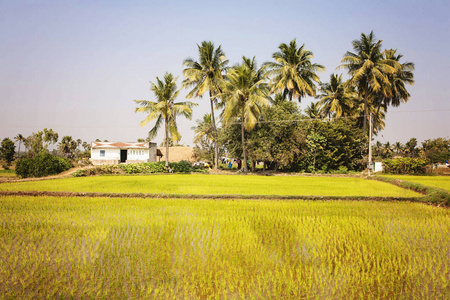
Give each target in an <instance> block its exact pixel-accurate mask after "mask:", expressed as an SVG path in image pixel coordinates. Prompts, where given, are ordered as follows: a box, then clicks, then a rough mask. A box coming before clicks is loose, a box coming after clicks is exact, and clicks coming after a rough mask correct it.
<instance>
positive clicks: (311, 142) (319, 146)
mask: <svg viewBox="0 0 450 300" xmlns="http://www.w3.org/2000/svg"><path fill="white" fill-rule="evenodd" d="M326 143H327V140H326V138H325V137H324V136H322V135H320V134H319V133H317V132H312V133H310V134H308V136H307V137H306V144H307V145H308V148H309V150H310V153H311V155H312V157H313V165H312V171H313V173H315V172H316V156H317V151H318V150H323V149H324V146H325V144H326Z"/></svg>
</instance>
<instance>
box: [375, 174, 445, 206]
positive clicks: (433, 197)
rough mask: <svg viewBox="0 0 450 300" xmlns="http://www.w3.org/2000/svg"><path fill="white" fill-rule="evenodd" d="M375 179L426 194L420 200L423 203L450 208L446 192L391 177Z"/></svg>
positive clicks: (376, 177) (377, 177)
mask: <svg viewBox="0 0 450 300" xmlns="http://www.w3.org/2000/svg"><path fill="white" fill-rule="evenodd" d="M374 179H376V180H379V181H384V182H388V183H392V184H395V185H397V186H399V187H402V188H406V189H410V190H413V191H416V192H418V193H421V194H424V195H425V196H424V197H421V198H419V199H420V201H421V202H425V203H430V204H434V205H437V206H446V207H449V206H450V193H449V192H448V191H446V190H443V189H440V188H436V187H431V186H426V185H423V184H420V183H416V182H411V181H405V180H399V179H395V178H391V177H383V176H375V177H374Z"/></svg>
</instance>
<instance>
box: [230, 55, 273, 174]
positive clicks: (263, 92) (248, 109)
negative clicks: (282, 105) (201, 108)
mask: <svg viewBox="0 0 450 300" xmlns="http://www.w3.org/2000/svg"><path fill="white" fill-rule="evenodd" d="M221 89H222V91H223V93H222V94H221V97H223V99H225V100H226V105H225V109H224V112H223V119H224V121H225V123H226V124H227V125H228V126H229V125H230V124H232V123H235V122H240V123H241V142H242V153H243V157H244V172H248V167H247V159H248V157H247V150H246V146H245V131H248V132H250V131H251V130H252V129H253V128H254V127H255V125H256V122H257V121H258V118H259V117H260V115H261V109H262V108H263V107H264V106H267V105H269V104H270V102H269V100H268V93H269V86H268V84H267V83H266V78H265V76H264V73H263V71H262V69H258V68H257V65H256V62H255V58H253V59H248V58H246V57H243V62H242V64H240V65H236V66H234V67H233V68H231V69H230V70H229V72H228V74H227V80H222V81H221Z"/></svg>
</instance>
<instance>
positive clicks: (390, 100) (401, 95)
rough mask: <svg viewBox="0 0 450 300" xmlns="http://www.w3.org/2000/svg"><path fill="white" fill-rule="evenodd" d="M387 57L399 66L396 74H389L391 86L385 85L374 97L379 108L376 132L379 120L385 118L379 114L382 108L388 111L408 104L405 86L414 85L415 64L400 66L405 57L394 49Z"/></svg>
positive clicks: (375, 119)
mask: <svg viewBox="0 0 450 300" xmlns="http://www.w3.org/2000/svg"><path fill="white" fill-rule="evenodd" d="M385 57H386V58H387V59H390V60H393V61H395V62H397V63H398V64H397V65H396V71H395V72H394V73H388V74H387V78H388V81H389V85H383V86H382V89H381V91H380V92H379V93H377V94H376V96H375V97H374V98H375V103H374V104H376V106H377V112H376V113H375V115H374V119H373V121H374V125H375V126H374V127H375V130H376V124H377V121H378V119H380V118H384V116H382V115H380V113H379V112H380V108H383V109H384V111H386V110H387V107H388V106H394V107H398V106H399V105H400V103H406V102H407V101H408V100H409V97H410V94H409V93H408V91H407V89H406V86H405V85H406V84H408V85H414V73H413V71H414V68H415V67H414V63H412V62H405V63H402V64H400V59H401V58H402V57H403V55H401V54H397V51H396V50H392V49H391V50H386V51H385Z"/></svg>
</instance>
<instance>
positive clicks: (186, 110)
mask: <svg viewBox="0 0 450 300" xmlns="http://www.w3.org/2000/svg"><path fill="white" fill-rule="evenodd" d="M176 80H177V78H175V77H173V75H172V74H170V73H166V74H165V75H164V79H163V80H160V79H159V78H158V77H156V83H153V82H150V83H151V91H153V93H154V94H155V97H156V100H157V101H156V102H155V101H149V100H134V102H136V103H137V104H139V105H140V107H138V108H136V110H135V112H143V113H147V114H148V115H147V117H146V118H145V119H144V120H142V121H141V127H143V126H145V125H146V124H147V123H148V122H150V121H152V120H155V119H156V123H155V125H154V126H153V128H152V129H151V130H150V132H149V137H150V138H152V137H155V136H156V134H157V133H158V129H159V128H160V127H161V125H162V124H163V122H164V143H165V146H166V164H165V166H166V170H168V169H169V139H170V138H172V139H174V140H176V141H178V140H179V139H180V138H181V136H180V133H179V132H178V128H177V124H176V120H175V117H176V115H178V114H181V115H183V116H185V117H186V118H188V119H191V116H192V107H193V106H195V105H197V104H195V103H192V102H190V101H186V102H175V99H176V97H177V96H178V94H179V92H180V91H179V90H177V84H176Z"/></svg>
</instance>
